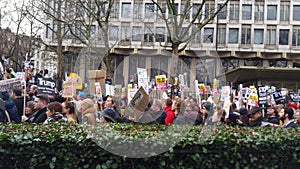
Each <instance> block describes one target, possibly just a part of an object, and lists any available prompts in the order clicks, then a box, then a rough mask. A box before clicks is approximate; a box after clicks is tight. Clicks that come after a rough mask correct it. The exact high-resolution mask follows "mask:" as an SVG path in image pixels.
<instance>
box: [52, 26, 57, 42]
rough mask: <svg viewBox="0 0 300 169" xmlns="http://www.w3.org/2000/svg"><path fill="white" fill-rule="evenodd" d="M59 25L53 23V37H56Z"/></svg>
mask: <svg viewBox="0 0 300 169" xmlns="http://www.w3.org/2000/svg"><path fill="white" fill-rule="evenodd" d="M56 32H57V25H56V24H53V31H52V38H53V39H56V37H57V36H56Z"/></svg>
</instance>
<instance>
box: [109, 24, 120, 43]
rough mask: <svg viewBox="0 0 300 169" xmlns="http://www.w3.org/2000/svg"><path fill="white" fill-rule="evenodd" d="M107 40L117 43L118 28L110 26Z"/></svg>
mask: <svg viewBox="0 0 300 169" xmlns="http://www.w3.org/2000/svg"><path fill="white" fill-rule="evenodd" d="M109 40H111V41H118V40H119V27H118V26H110V28H109Z"/></svg>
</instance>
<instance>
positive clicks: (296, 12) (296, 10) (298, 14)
mask: <svg viewBox="0 0 300 169" xmlns="http://www.w3.org/2000/svg"><path fill="white" fill-rule="evenodd" d="M293 20H294V21H300V5H294V7H293Z"/></svg>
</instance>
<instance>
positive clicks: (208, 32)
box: [203, 28, 214, 43]
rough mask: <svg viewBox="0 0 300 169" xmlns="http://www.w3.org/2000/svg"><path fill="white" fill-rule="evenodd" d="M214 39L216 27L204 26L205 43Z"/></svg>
mask: <svg viewBox="0 0 300 169" xmlns="http://www.w3.org/2000/svg"><path fill="white" fill-rule="evenodd" d="M213 41H214V29H213V28H204V36H203V43H213Z"/></svg>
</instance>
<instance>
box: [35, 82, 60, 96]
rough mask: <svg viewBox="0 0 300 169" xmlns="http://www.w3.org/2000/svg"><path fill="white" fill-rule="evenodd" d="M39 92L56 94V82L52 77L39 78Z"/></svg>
mask: <svg viewBox="0 0 300 169" xmlns="http://www.w3.org/2000/svg"><path fill="white" fill-rule="evenodd" d="M37 86H38V94H48V95H52V96H54V95H55V89H56V88H55V87H56V84H55V82H54V81H53V80H52V79H50V78H39V80H38V84H37Z"/></svg>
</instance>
